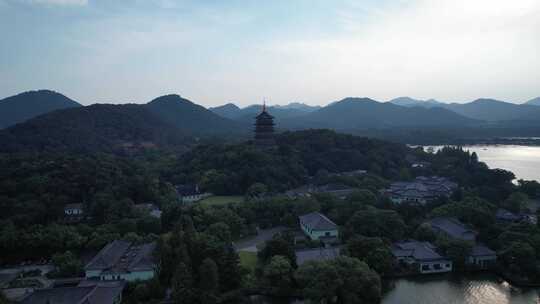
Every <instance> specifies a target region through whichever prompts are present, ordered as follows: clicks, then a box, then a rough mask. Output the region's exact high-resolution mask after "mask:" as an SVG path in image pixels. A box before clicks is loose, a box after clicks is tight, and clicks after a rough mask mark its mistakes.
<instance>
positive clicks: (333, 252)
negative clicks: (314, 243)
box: [295, 247, 341, 265]
mask: <svg viewBox="0 0 540 304" xmlns="http://www.w3.org/2000/svg"><path fill="white" fill-rule="evenodd" d="M340 251H341V249H340V248H339V247H333V248H315V249H305V250H297V251H296V252H295V253H296V262H297V263H298V265H302V264H304V263H305V262H308V261H327V260H333V259H335V258H337V257H339V254H340Z"/></svg>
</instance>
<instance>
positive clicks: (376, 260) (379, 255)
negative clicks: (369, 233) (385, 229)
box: [346, 236, 394, 275]
mask: <svg viewBox="0 0 540 304" xmlns="http://www.w3.org/2000/svg"><path fill="white" fill-rule="evenodd" d="M346 252H347V255H348V256H350V257H353V258H357V259H359V260H360V261H363V262H365V263H367V264H368V265H369V267H370V268H372V269H373V270H375V271H377V272H378V273H379V274H383V275H384V274H389V273H390V272H391V270H392V267H393V264H394V257H393V255H392V251H391V250H390V246H388V245H387V244H385V243H384V242H383V241H382V240H381V239H380V238H378V237H364V236H354V237H353V238H351V239H350V240H349V241H347V245H346Z"/></svg>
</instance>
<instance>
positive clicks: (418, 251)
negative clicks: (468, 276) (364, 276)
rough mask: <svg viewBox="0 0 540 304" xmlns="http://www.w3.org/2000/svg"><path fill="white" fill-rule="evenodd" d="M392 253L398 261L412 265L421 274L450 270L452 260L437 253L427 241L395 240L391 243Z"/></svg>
mask: <svg viewBox="0 0 540 304" xmlns="http://www.w3.org/2000/svg"><path fill="white" fill-rule="evenodd" d="M392 254H393V255H394V257H395V258H396V260H397V261H398V262H400V263H404V264H407V265H410V266H412V267H414V268H415V270H416V271H418V273H421V274H427V273H442V272H450V271H452V261H451V260H450V259H448V258H446V257H443V256H441V255H440V254H439V253H437V251H436V248H435V246H433V245H432V244H431V243H429V242H419V241H415V240H408V241H402V242H396V243H394V244H393V245H392Z"/></svg>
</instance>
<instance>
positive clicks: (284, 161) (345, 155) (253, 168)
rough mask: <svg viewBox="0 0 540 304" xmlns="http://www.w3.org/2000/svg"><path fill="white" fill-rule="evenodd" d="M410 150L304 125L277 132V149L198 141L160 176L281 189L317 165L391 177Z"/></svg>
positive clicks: (227, 190)
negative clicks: (298, 129) (208, 143)
mask: <svg viewBox="0 0 540 304" xmlns="http://www.w3.org/2000/svg"><path fill="white" fill-rule="evenodd" d="M411 151H412V150H411V149H409V148H408V147H407V146H405V145H401V144H394V143H390V142H385V141H380V140H376V139H369V138H363V137H356V136H352V135H346V134H339V133H336V132H334V131H330V130H305V131H296V132H285V133H282V134H279V136H277V148H276V149H274V150H269V151H261V150H259V149H256V148H255V147H254V146H253V145H252V144H250V143H249V142H247V143H241V144H235V145H200V146H198V147H196V148H194V149H193V150H192V151H189V152H187V153H185V154H184V155H182V156H181V158H180V159H179V161H178V162H177V166H176V167H174V166H171V167H170V168H167V169H166V171H167V172H168V173H165V175H166V176H167V178H168V179H169V180H171V181H173V182H174V183H184V182H193V181H196V182H199V183H200V184H201V185H202V186H203V187H205V188H206V189H208V190H210V191H211V192H213V193H217V194H238V193H245V192H246V190H247V188H248V187H250V186H251V185H253V184H254V183H262V184H265V185H267V186H268V187H269V189H271V190H272V191H285V190H287V189H291V188H294V187H296V186H299V185H301V184H303V183H305V182H306V181H307V177H308V176H314V175H316V174H317V172H318V171H319V170H326V171H328V172H342V171H351V170H357V169H366V170H369V171H370V172H373V173H375V174H378V175H380V176H383V177H386V178H395V177H397V176H399V174H400V168H402V167H404V166H405V157H406V155H407V153H410V152H411Z"/></svg>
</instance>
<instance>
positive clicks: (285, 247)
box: [258, 236, 297, 268]
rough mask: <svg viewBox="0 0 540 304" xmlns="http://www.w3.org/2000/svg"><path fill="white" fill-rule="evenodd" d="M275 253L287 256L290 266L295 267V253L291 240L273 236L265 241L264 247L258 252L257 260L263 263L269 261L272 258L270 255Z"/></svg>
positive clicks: (272, 255)
mask: <svg viewBox="0 0 540 304" xmlns="http://www.w3.org/2000/svg"><path fill="white" fill-rule="evenodd" d="M277 255H279V256H282V257H285V258H287V259H288V260H289V263H290V265H291V266H292V267H294V268H296V267H297V264H296V254H295V252H294V247H293V245H292V244H291V242H289V241H287V240H285V239H284V238H282V237H279V236H275V237H274V238H273V239H271V240H268V241H266V242H265V244H264V247H263V248H262V250H260V251H259V253H258V257H259V261H261V262H262V263H263V264H267V263H269V262H270V261H271V260H272V257H274V256H277Z"/></svg>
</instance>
